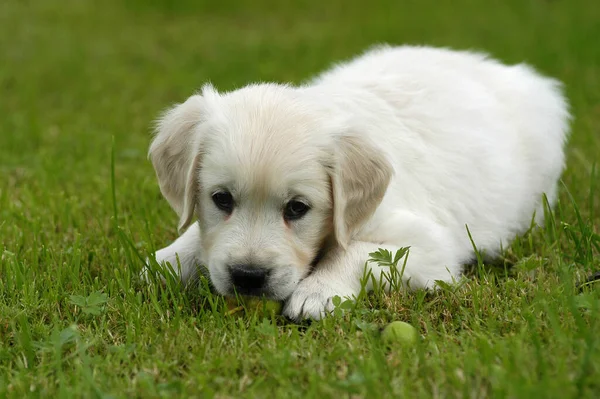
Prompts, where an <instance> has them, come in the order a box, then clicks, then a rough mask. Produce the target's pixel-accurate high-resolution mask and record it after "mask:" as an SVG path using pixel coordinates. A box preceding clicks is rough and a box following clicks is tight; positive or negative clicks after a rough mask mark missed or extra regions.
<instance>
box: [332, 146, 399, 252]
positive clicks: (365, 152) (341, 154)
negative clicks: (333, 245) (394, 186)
mask: <svg viewBox="0 0 600 399" xmlns="http://www.w3.org/2000/svg"><path fill="white" fill-rule="evenodd" d="M392 174H393V168H392V166H391V165H390V163H389V162H388V160H387V159H386V158H385V156H384V155H383V154H381V153H380V152H379V151H377V149H376V148H375V147H374V146H373V145H372V144H370V143H369V142H367V141H366V140H364V139H362V138H360V137H355V136H344V137H340V138H339V139H338V141H337V144H336V148H335V163H334V165H333V166H332V167H331V172H330V176H331V182H332V194H333V225H334V232H335V237H336V241H337V242H338V244H339V245H340V246H342V247H343V248H345V247H346V246H347V245H348V243H349V241H350V240H351V239H352V236H353V234H354V232H355V231H356V230H358V229H359V228H360V227H361V226H362V225H363V224H364V223H365V222H366V221H367V219H368V218H369V217H370V216H371V215H372V214H373V212H375V210H376V209H377V206H378V205H379V203H380V202H381V200H382V199H383V196H384V194H385V192H386V190H387V187H388V185H389V182H390V179H391V177H392Z"/></svg>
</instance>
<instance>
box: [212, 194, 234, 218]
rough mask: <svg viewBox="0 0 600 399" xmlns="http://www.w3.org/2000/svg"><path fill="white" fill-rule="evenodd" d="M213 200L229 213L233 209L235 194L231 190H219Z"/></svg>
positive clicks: (218, 206)
mask: <svg viewBox="0 0 600 399" xmlns="http://www.w3.org/2000/svg"><path fill="white" fill-rule="evenodd" d="M212 200H213V202H214V203H215V205H216V207H217V208H219V209H220V210H222V211H224V212H227V213H231V212H232V211H233V205H234V203H233V196H232V195H231V193H230V192H229V191H217V192H216V193H214V194H213V195H212Z"/></svg>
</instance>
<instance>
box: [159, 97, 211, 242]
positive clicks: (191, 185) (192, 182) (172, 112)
mask: <svg viewBox="0 0 600 399" xmlns="http://www.w3.org/2000/svg"><path fill="white" fill-rule="evenodd" d="M203 119H204V99H203V98H202V96H200V95H194V96H192V97H190V98H189V99H188V100H187V101H185V102H184V103H183V104H178V105H176V106H174V107H172V108H171V109H169V110H168V111H167V112H165V113H164V114H163V115H162V117H161V118H160V119H159V120H158V123H157V128H156V135H155V137H154V140H153V141H152V144H151V145H150V150H149V152H148V155H149V157H150V159H151V161H152V165H153V166H154V169H155V170H156V176H157V177H158V183H159V185H160V191H161V192H162V194H163V195H164V196H165V198H166V199H167V201H169V204H170V205H171V207H172V208H173V209H174V210H175V212H177V215H178V216H179V218H180V220H179V230H182V229H185V228H187V227H188V226H189V225H190V224H191V223H192V220H193V218H194V214H195V209H196V202H197V201H196V199H197V194H198V170H199V168H200V163H201V156H202V146H201V142H200V139H201V138H200V132H199V129H198V125H199V124H200V123H201V122H202V120H203Z"/></svg>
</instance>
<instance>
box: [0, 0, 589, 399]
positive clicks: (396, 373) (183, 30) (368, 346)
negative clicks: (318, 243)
mask: <svg viewBox="0 0 600 399" xmlns="http://www.w3.org/2000/svg"><path fill="white" fill-rule="evenodd" d="M597 3H598V2H597V0H569V1H567V0H554V1H550V0H507V1H500V0H491V1H475V0H455V1H433V0H420V1H397V0H384V1H378V2H371V3H368V2H366V1H359V0H346V1H341V0H335V1H322V2H317V1H308V0H303V1H290V2H286V1H275V0H273V1H268V0H254V1H250V0H241V1H233V0H223V1H220V2H219V1H208V0H206V1H205V0H198V1H193V0H184V1H177V2H176V1H169V0H154V1H151V0H147V1H145V0H122V1H118V0H105V1H102V2H100V1H92V0H89V1H88V0H62V1H57V0H35V1H34V0H3V1H2V2H0V397H24V396H31V397H144V398H145V397H185V396H202V397H204V396H206V397H213V396H216V397H221V398H224V397H266V396H272V397H288V398H289V397H333V396H340V395H341V396H343V397H402V396H403V397H409V398H412V397H426V398H429V397H437V398H445V397H478V398H479V397H512V398H515V397H521V398H529V397H532V398H533V397H540V398H553V397H556V398H583V397H589V398H592V397H598V396H600V318H599V317H598V314H599V311H600V289H598V288H600V287H598V288H596V289H595V288H594V284H590V285H589V287H588V288H587V289H585V290H583V292H582V293H580V291H579V290H578V289H577V283H578V281H581V279H582V278H584V277H585V276H586V275H588V274H590V273H591V272H593V271H595V270H599V269H600V258H599V256H600V254H599V252H600V236H599V235H598V234H599V233H600V189H599V188H598V185H599V184H600V177H599V176H600V171H596V172H594V170H595V169H594V168H595V166H594V165H595V164H596V163H597V162H598V161H599V160H600V44H599V42H598V40H599V38H600V22H599V21H600V7H599V6H598V4H597ZM378 42H390V43H411V44H431V45H439V46H450V47H455V48H474V49H481V50H485V51H487V52H490V53H491V54H493V55H494V56H496V57H498V58H500V59H502V60H503V61H506V62H512V63H514V62H521V61H526V62H528V63H530V64H532V65H533V66H535V67H536V68H537V69H538V70H540V71H542V72H543V73H545V74H548V75H552V76H554V77H556V78H558V79H560V80H562V81H563V82H564V83H565V85H566V92H567V95H568V97H569V100H570V102H571V105H572V113H573V115H574V119H573V123H572V137H571V140H570V143H569V147H568V168H567V170H566V171H565V174H564V178H563V181H564V185H563V186H562V188H561V194H560V204H558V206H557V207H556V208H555V209H554V212H553V213H550V212H548V218H547V223H546V224H545V226H543V227H541V228H533V229H532V230H531V231H530V232H528V233H527V234H524V235H523V236H522V237H519V238H518V239H517V240H516V241H515V243H514V244H513V245H512V246H511V247H510V248H506V250H505V252H504V256H503V259H501V260H499V261H498V262H495V263H494V264H484V263H480V264H478V265H475V266H473V267H471V268H470V272H469V273H468V279H466V280H465V281H462V282H460V283H459V284H457V285H455V286H447V287H442V288H441V289H440V290H439V291H438V292H435V293H426V292H422V291H421V292H412V293H407V292H396V293H393V294H391V295H389V296H386V295H381V294H374V295H371V296H368V297H366V298H361V299H360V300H359V301H358V302H356V303H355V304H354V305H353V309H352V311H341V310H340V311H339V312H337V313H338V314H336V315H334V316H332V317H330V318H328V319H325V320H323V321H321V322H314V323H311V324H308V323H304V324H302V325H297V324H293V323H290V322H286V321H285V320H282V319H281V318H278V317H262V316H260V315H258V314H256V313H253V312H248V313H244V312H236V313H234V314H229V313H228V308H227V306H226V305H225V304H224V301H223V299H222V298H220V297H218V296H216V295H211V294H210V293H209V292H208V291H207V289H206V285H205V284H203V283H202V284H200V286H199V287H198V286H197V287H187V288H184V287H181V286H179V285H177V284H176V283H175V282H174V281H167V284H166V285H164V286H161V285H156V284H155V285H151V286H148V285H145V284H142V283H141V282H140V281H139V280H138V278H137V277H136V276H137V275H138V273H139V271H140V269H141V267H142V260H141V259H142V258H144V257H145V256H147V255H148V254H150V253H151V252H152V250H153V249H155V248H156V247H162V246H165V245H166V244H168V243H169V242H170V241H172V240H173V239H174V238H175V237H176V236H177V232H176V225H177V218H176V216H175V215H174V213H173V211H172V210H171V209H170V208H169V206H168V204H167V202H166V201H165V200H164V199H163V198H162V197H161V195H160V192H159V189H158V185H157V182H156V178H155V176H154V171H153V169H152V167H151V165H150V163H149V162H148V160H147V158H146V151H147V148H148V145H149V142H150V126H151V123H152V120H153V119H154V118H155V117H156V115H157V114H158V113H159V112H160V111H161V110H162V109H164V108H165V107H167V106H169V105H170V104H172V103H174V102H178V101H181V100H183V99H185V98H186V97H187V96H189V95H190V94H192V93H193V92H194V91H195V90H196V89H198V88H199V87H200V86H201V85H202V84H203V83H205V82H207V81H211V82H212V83H213V84H214V85H215V86H216V87H218V88H219V89H222V90H227V89H232V88H236V87H240V86H242V85H244V84H246V83H248V82H253V81H264V80H269V81H278V82H293V83H298V82H301V81H303V80H304V79H306V78H308V77H310V76H311V74H314V73H316V72H318V71H319V70H321V69H322V68H325V67H326V66H328V65H330V64H331V63H332V62H335V61H339V60H341V59H344V58H347V57H349V56H351V55H354V54H356V53H358V52H360V51H362V50H364V49H365V48H366V47H368V46H370V45H372V44H374V43H378ZM597 169H600V167H598V168H597ZM473 195H477V193H473ZM596 285H600V284H596ZM393 320H402V321H406V322H409V323H411V324H412V325H413V326H415V327H416V328H417V329H418V331H419V334H420V337H421V338H420V340H419V341H418V343H417V344H416V345H415V346H414V347H407V346H393V347H391V348H389V347H386V346H385V345H384V344H383V343H382V340H381V337H380V334H379V329H380V328H381V327H383V326H385V325H386V324H387V323H388V322H390V321H393Z"/></svg>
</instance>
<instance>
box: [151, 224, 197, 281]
mask: <svg viewBox="0 0 600 399" xmlns="http://www.w3.org/2000/svg"><path fill="white" fill-rule="evenodd" d="M154 255H155V257H156V262H158V263H159V264H163V263H164V262H169V263H170V264H171V266H172V267H173V270H175V273H177V275H178V277H179V278H180V279H181V281H182V282H184V283H185V282H187V281H188V280H189V279H190V278H192V277H194V276H195V275H196V272H197V268H198V266H199V264H200V262H201V260H200V259H201V256H200V227H199V226H198V223H194V224H192V225H191V226H190V227H189V228H188V229H187V230H186V231H185V233H183V234H182V235H181V236H179V237H178V238H177V239H176V240H175V241H174V242H173V243H172V244H171V245H169V246H168V247H165V248H163V249H160V250H158V251H156V253H155V254H154ZM178 259H179V263H178V262H177V260H178ZM180 266H181V267H180ZM146 273H147V271H146V269H145V268H144V271H142V278H144V277H145V275H146Z"/></svg>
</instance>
